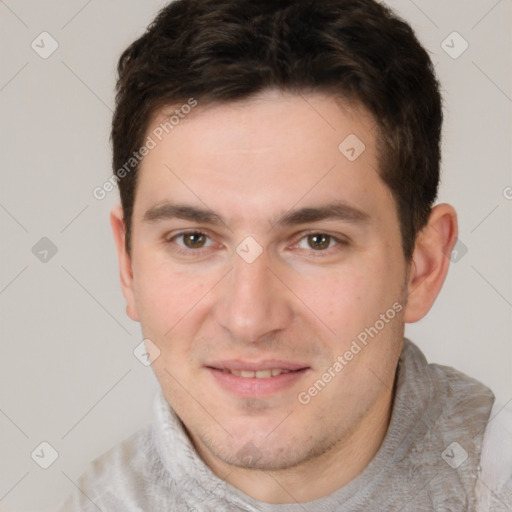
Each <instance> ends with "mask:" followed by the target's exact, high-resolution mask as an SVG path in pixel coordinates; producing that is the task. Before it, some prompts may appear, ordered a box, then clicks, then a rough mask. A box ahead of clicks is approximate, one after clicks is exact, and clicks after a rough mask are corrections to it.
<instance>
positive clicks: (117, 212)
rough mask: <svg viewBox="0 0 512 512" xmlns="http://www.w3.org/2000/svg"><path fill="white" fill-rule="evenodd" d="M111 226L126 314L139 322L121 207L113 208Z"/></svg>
mask: <svg viewBox="0 0 512 512" xmlns="http://www.w3.org/2000/svg"><path fill="white" fill-rule="evenodd" d="M110 225H111V227H112V234H113V236H114V241H115V243H116V248H117V257H118V262H119V277H120V281H121V289H122V292H123V296H124V298H125V300H126V313H127V315H128V316H129V317H130V318H131V319H132V320H134V321H135V322H139V321H140V320H139V315H138V313H137V308H136V301H135V291H134V284H133V270H132V260H131V256H130V254H128V252H127V251H126V244H125V237H126V227H125V223H124V216H123V210H122V208H121V206H115V207H114V208H112V211H111V212H110Z"/></svg>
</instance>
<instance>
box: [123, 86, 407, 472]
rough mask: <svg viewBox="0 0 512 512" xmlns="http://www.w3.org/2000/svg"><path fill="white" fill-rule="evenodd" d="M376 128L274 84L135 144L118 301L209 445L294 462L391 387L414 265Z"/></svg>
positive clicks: (318, 98) (353, 109) (196, 438)
mask: <svg viewBox="0 0 512 512" xmlns="http://www.w3.org/2000/svg"><path fill="white" fill-rule="evenodd" d="M170 110H171V113H172V109H170ZM161 114H162V113H161ZM165 120H166V118H165V116H162V115H161V116H159V117H158V116H157V117H156V118H155V119H154V121H153V122H152V124H151V126H150V127H149V130H148V135H151V133H152V131H153V130H154V129H155V128H156V127H158V125H159V124H160V123H161V122H165ZM375 131H376V128H375V125H374V122H373V121H372V119H371V117H370V116H369V115H368V114H367V113H366V112H365V111H364V110H363V109H361V108H359V107H357V106H354V105H352V106H350V105H349V104H345V106H344V107H343V108H340V103H339V102H337V101H336V100H335V99H333V98H332V97H329V96H322V95H313V94H309V95H304V96H300V95H291V94H283V93H275V92H273V93H270V92H268V93H265V94H263V95H260V96H259V97H258V98H256V99H253V100H250V101H243V102H240V103H231V104H223V105H215V106H209V107H207V108H203V109H202V108H201V104H200V103H199V104H198V106H197V107H196V108H195V109H194V110H193V111H192V112H191V113H190V114H189V115H188V116H187V117H186V118H185V119H182V120H180V122H179V124H178V125H176V126H175V127H174V128H173V129H172V130H171V131H170V132H169V134H168V135H166V136H165V137H163V138H162V141H157V142H158V143H157V146H156V147H155V148H154V149H152V150H151V151H150V152H149V154H148V155H147V156H146V157H145V159H144V160H143V163H142V165H141V169H140V174H139V177H138V183H137V191H136V199H135V204H134V212H133V219H132V243H131V247H132V249H131V251H132V252H131V269H132V273H133V281H132V287H131V288H130V287H128V289H127V290H125V295H126V298H127V300H128V310H129V312H130V314H131V316H132V317H133V318H134V319H135V320H138V321H140V322H141V325H142V330H143V335H144V337H145V338H148V339H150V340H151V342H152V343H154V344H155V345H156V346H157V347H158V349H159V350H160V356H159V357H158V358H157V359H156V360H155V361H154V363H153V368H154V371H155V374H156V376H157V378H158V380H159V382H160V385H161V387H162V389H163V392H164V394H165V397H166V399H167V400H168V402H169V403H170V404H171V406H172V407H173V408H174V409H175V411H176V412H177V414H178V415H179V416H180V418H181V419H182V421H183V422H184V424H185V426H186V427H187V429H188V431H189V433H190V435H191V438H192V440H193V442H194V443H195V445H196V447H197V449H198V450H199V452H200V453H203V454H205V456H206V457H213V458H215V459H217V460H221V461H224V462H227V463H229V464H234V465H245V466H246V467H247V466H249V467H257V468H261V469H273V468H274V469H276V468H285V467H292V466H295V465H297V464H300V463H301V462H304V461H306V460H309V459H311V458H312V457H314V456H317V455H320V454H322V453H324V452H326V451H328V450H329V449H330V448H332V447H333V446H336V445H337V443H339V442H341V441H343V440H344V439H345V440H346V439H348V437H349V436H350V435H351V433H353V432H354V430H355V429H357V427H358V425H359V424H360V423H361V422H362V421H363V420H364V418H366V417H368V415H370V414H371V412H372V411H373V410H375V409H376V408H378V407H379V406H380V405H381V404H382V403H389V398H390V395H391V387H392V384H393V377H394V370H395V366H396V362H397V359H398V356H399V354H400V349H401V343H402V335H403V312H400V310H401V309H402V306H403V307H405V304H404V301H405V291H404V283H405V280H406V272H407V266H406V262H405V261H404V257H403V253H402V247H401V238H400V229H399V221H398V216H397V212H396V209H395V203H394V200H393V198H392V196H391V193H390V191H389V189H388V188H387V187H386V185H385V184H384V183H383V182H382V180H381V179H380V178H379V175H378V173H377V169H378V161H377V151H376V140H375ZM354 136H356V137H357V139H359V141H360V142H358V141H357V139H355V138H354ZM347 137H349V139H347ZM153 138H155V137H154V136H153ZM345 139H347V141H346V142H345V143H344V144H341V149H340V148H339V146H340V143H342V142H343V141H345ZM361 142H362V143H363V144H364V146H365V148H364V150H363V151H362V152H361V150H362V149H363V146H362V145H361ZM359 153H360V154H359ZM393 305H394V306H393ZM390 310H393V311H394V313H393V311H391V312H390ZM392 313H393V314H392ZM365 329H366V331H365ZM362 333H366V340H365V342H363V341H361V340H364V339H365V336H364V334H362ZM354 340H355V341H356V344H355V345H354V343H353V342H354ZM357 347H359V349H358V348H357ZM347 351H348V352H350V353H351V354H352V357H350V355H346V353H347ZM339 356H341V359H340V358H339ZM336 361H338V363H339V364H338V365H336V364H335V363H336ZM342 361H343V362H342ZM255 372H257V373H255ZM326 374H328V376H326ZM329 375H330V379H329ZM318 381H321V382H320V383H319V382H318ZM315 383H316V387H315ZM312 387H313V388H314V389H313V391H311V388H312ZM315 390H316V392H315Z"/></svg>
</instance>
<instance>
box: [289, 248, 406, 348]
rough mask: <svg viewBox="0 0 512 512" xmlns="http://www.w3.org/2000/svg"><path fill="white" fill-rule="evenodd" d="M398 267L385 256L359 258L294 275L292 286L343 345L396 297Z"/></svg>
mask: <svg viewBox="0 0 512 512" xmlns="http://www.w3.org/2000/svg"><path fill="white" fill-rule="evenodd" d="M398 270H399V269H397V266H396V265H394V264H393V263H392V260H391V259H389V258H386V257H380V258H375V257H373V258H371V259H370V258H361V259H360V261H359V262H358V263H357V264H354V265H347V266H345V267H340V268H338V269H337V270H332V269H330V270H326V271H325V272H322V273H316V275H315V276H314V277H311V278H308V279H304V278H303V277H301V278H297V281H296V283H295V287H294V289H296V290H297V291H298V292H297V295H298V296H299V297H301V298H304V299H303V300H304V303H305V306H306V307H307V308H308V309H310V310H311V311H313V312H314V313H315V315H316V316H317V317H318V320H319V321H321V324H323V325H324V327H323V329H324V330H325V327H326V326H327V327H328V331H330V333H331V334H333V332H332V331H334V333H335V335H334V336H335V339H336V340H338V341H337V343H338V344H341V345H344V344H345V343H346V342H347V340H351V339H353V338H354V337H355V336H357V334H358V333H359V332H361V330H364V328H365V327H367V326H369V325H373V324H374V323H375V321H376V320H377V319H378V318H379V315H380V314H381V313H384V312H385V311H386V310H387V309H388V308H390V307H391V306H392V304H393V303H394V302H396V301H397V300H399V299H400V293H399V292H400V290H399V286H398V285H397V283H399V282H400V278H399V275H400V272H399V271H398ZM329 337H330V336H329Z"/></svg>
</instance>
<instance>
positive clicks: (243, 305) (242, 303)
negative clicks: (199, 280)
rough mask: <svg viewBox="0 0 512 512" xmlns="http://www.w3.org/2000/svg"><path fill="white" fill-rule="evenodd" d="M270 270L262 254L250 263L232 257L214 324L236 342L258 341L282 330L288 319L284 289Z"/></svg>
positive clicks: (287, 304) (240, 258)
mask: <svg viewBox="0 0 512 512" xmlns="http://www.w3.org/2000/svg"><path fill="white" fill-rule="evenodd" d="M269 267H270V261H269V258H268V254H267V253H265V252H263V253H262V254H260V255H259V256H258V257H257V258H256V259H254V260H253V261H250V260H248V261H246V260H245V259H244V258H243V257H242V256H240V255H238V254H235V255H234V258H233V270H232V272H230V273H229V276H228V278H227V280H226V282H225V284H224V287H223V290H222V293H221V297H220V298H219V304H218V306H217V321H218V323H219V324H220V325H221V326H222V327H223V328H225V329H227V330H228V331H230V334H231V336H232V337H233V339H235V340H238V341H243V342H257V341H258V340H259V339H261V338H262V337H263V336H264V335H265V334H269V333H270V332H272V331H277V330H280V329H283V328H285V327H286V325H287V323H288V322H289V321H290V319H291V309H290V304H289V303H288V298H287V295H286V293H285V292H286V290H285V287H284V286H283V285H282V284H281V283H280V282H279V280H277V279H276V277H275V276H274V274H273V272H272V271H271V270H270V268H269Z"/></svg>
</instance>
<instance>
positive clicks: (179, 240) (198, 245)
mask: <svg viewBox="0 0 512 512" xmlns="http://www.w3.org/2000/svg"><path fill="white" fill-rule="evenodd" d="M170 241H171V242H175V243H176V244H177V245H178V246H180V247H183V248H185V249H203V248H205V247H210V246H211V245H212V244H213V241H212V240H210V238H209V237H208V235H206V234H205V233H202V232H201V231H186V232H183V233H178V234H177V235H175V236H173V237H172V238H171V239H170Z"/></svg>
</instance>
